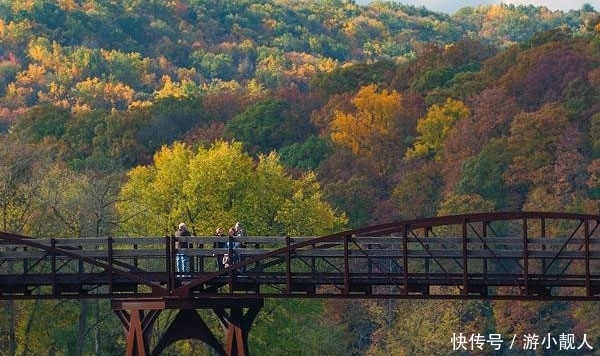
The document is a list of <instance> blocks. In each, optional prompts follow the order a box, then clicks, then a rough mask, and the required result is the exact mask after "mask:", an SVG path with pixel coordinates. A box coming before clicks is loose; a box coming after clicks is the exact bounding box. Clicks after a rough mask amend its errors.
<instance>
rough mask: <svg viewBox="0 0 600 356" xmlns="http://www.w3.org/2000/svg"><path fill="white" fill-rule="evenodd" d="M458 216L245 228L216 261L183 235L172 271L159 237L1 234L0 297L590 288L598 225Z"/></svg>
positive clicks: (203, 239)
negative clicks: (276, 230)
mask: <svg viewBox="0 0 600 356" xmlns="http://www.w3.org/2000/svg"><path fill="white" fill-rule="evenodd" d="M457 221H458V224H457V225H450V224H449V223H448V222H447V221H443V223H444V224H442V225H440V226H439V227H438V226H437V225H433V224H429V225H428V224H422V225H418V224H415V225H413V226H409V225H405V226H404V227H403V226H402V225H400V227H394V228H395V230H393V231H390V229H387V228H386V229H383V230H381V231H384V230H385V234H381V235H379V236H378V235H367V234H366V233H356V234H337V235H332V236H328V237H324V238H312V237H293V238H290V237H271V236H247V237H244V238H243V239H242V240H240V241H243V242H244V243H245V245H246V248H240V249H237V250H236V251H235V252H236V253H237V254H238V255H239V256H240V258H241V262H240V263H238V264H237V265H234V266H232V267H230V268H226V269H223V268H221V269H220V268H219V265H218V263H217V259H218V258H219V257H220V256H221V255H223V254H225V253H229V252H230V251H229V250H228V249H227V248H215V247H214V246H216V245H218V244H222V243H225V242H228V241H229V239H228V238H220V237H215V236H192V237H187V238H185V239H186V240H187V241H188V242H190V243H191V244H192V246H193V247H192V248H189V249H187V250H185V253H186V254H187V255H188V256H189V257H190V259H191V262H192V263H191V269H190V270H189V271H177V270H175V268H174V260H175V253H176V252H177V251H175V250H174V240H173V239H172V238H168V237H114V238H113V237H110V238H78V239H43V238H40V239H20V238H16V237H15V238H10V237H4V238H3V239H1V240H0V298H16V297H23V298H26V297H32V296H48V297H86V296H110V297H111V298H112V297H119V296H123V297H127V296H145V295H148V296H152V295H169V294H171V293H179V291H180V289H181V288H187V289H186V290H184V291H183V292H182V293H191V294H197V295H200V294H204V295H223V294H224V295H236V294H260V295H264V296H268V295H278V296H281V295H290V296H298V295H313V296H315V295H322V296H335V295H351V294H356V295H363V296H366V297H371V296H378V295H381V296H403V295H404V296H408V295H413V294H414V295H430V296H435V295H440V296H465V295H467V296H468V295H474V296H487V295H498V294H499V293H500V292H499V290H501V289H502V290H503V291H502V292H501V293H500V294H502V295H513V294H514V295H526V296H550V295H562V296H567V295H572V296H582V297H590V296H598V295H600V236H599V235H600V232H599V231H598V229H597V228H596V227H597V225H596V226H592V225H589V226H588V224H587V222H585V221H583V222H582V221H578V220H575V221H568V222H567V223H564V222H562V223H560V224H558V225H556V226H554V225H552V224H550V223H549V222H542V223H534V222H531V221H529V222H527V223H523V221H524V220H519V221H518V223H512V222H510V223H504V222H500V223H495V224H491V223H490V222H487V221H478V222H475V223H474V222H472V221H465V220H457ZM435 222H436V223H437V222H438V221H435ZM378 231H379V230H378ZM549 231H552V232H553V235H554V236H552V237H549V236H548V235H549V233H548V232H549ZM371 232H372V231H371ZM498 232H501V233H500V234H499V233H498Z"/></svg>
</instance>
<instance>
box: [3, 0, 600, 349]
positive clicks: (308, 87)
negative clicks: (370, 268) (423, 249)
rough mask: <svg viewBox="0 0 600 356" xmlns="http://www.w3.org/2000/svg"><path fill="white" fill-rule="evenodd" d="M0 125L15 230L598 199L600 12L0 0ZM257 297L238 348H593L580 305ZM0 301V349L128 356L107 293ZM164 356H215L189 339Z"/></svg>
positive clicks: (593, 206) (383, 215)
mask: <svg viewBox="0 0 600 356" xmlns="http://www.w3.org/2000/svg"><path fill="white" fill-rule="evenodd" d="M0 141H1V142H0V164H1V169H0V182H2V183H1V184H0V218H1V219H0V224H1V225H0V230H2V231H9V232H19V233H23V234H26V235H30V236H34V237H37V236H44V237H57V238H60V237H88V236H109V235H112V236H116V235H136V236H137V235H140V236H145V235H156V236H160V235H164V234H165V233H170V232H172V231H171V228H172V227H173V226H174V225H175V224H177V223H178V222H179V221H186V222H188V223H189V224H190V225H191V226H192V227H193V229H194V232H195V233H196V234H198V235H203V234H206V235H210V234H212V233H213V232H214V228H215V227H216V226H217V225H218V224H225V225H227V224H233V223H234V222H235V221H237V220H241V221H243V222H244V223H245V225H246V228H247V231H248V232H249V233H250V234H253V233H254V234H265V235H267V234H268V235H295V236H299V235H318V234H325V233H327V232H332V231H339V230H341V229H345V228H351V227H359V226H365V225H370V224H375V223H379V222H385V221H391V220H399V219H407V218H416V217H430V216H437V215H445V214H454V213H461V212H480V211H498V210H546V211H554V210H558V211H573V212H586V213H594V214H597V213H598V211H599V208H600V206H599V203H600V14H599V13H598V12H597V11H596V10H595V9H594V8H593V7H591V6H589V5H585V6H584V7H583V8H582V9H581V10H578V11H571V12H568V13H564V12H560V11H558V12H551V11H549V10H548V9H546V8H541V7H534V6H513V5H493V6H492V5H489V6H479V7H476V8H464V9H461V10H460V11H458V12H457V13H455V14H441V13H435V12H431V11H428V10H427V9H425V8H415V7H412V6H405V5H402V4H397V3H392V2H382V1H375V2H373V3H372V4H371V5H369V6H359V5H357V4H356V3H355V2H354V1H353V0H322V1H312V0H309V1H300V0H270V1H266V0H259V1H256V0H253V1H250V0H237V1H214V0H211V1H205V0H177V1H165V0H144V1H138V0H125V1H108V0H106V1H105V0H95V1H92V0H61V1H50V0H28V1H22V0H0ZM268 304H269V305H268V308H266V309H268V310H267V311H266V312H263V314H261V316H260V317H259V320H258V321H257V325H256V327H255V328H253V329H252V333H251V337H250V340H251V349H252V350H253V354H257V355H282V354H286V355H300V354H309V355H373V356H376V355H404V354H406V355H422V354H428V355H446V354H448V353H449V351H450V348H451V346H452V345H451V343H450V342H449V340H450V337H451V336H452V334H453V333H459V332H463V333H481V334H489V333H502V334H511V333H514V332H516V331H525V332H531V333H534V332H535V333H537V334H540V335H544V334H547V333H549V332H553V333H568V332H573V331H576V332H577V333H579V334H578V336H581V335H582V334H583V333H584V332H585V333H587V335H588V342H589V343H590V344H592V345H593V346H595V347H596V346H597V347H600V330H598V327H597V326H596V324H597V323H594V320H595V318H596V315H597V314H596V313H597V310H598V309H600V306H598V305H596V304H592V303H589V304H577V303H535V304H533V303H506V302H473V301H469V302H467V301H465V302H458V301H432V302H417V301H410V302H409V301H385V302H363V301H348V302H346V301H341V300H335V301H291V302H278V301H269V302H268ZM0 308H1V309H2V311H3V313H1V314H0V315H1V316H0V355H9V356H15V355H77V356H79V355H122V354H123V353H124V346H123V344H122V342H123V339H122V335H121V334H122V332H121V330H120V327H119V326H118V321H117V320H116V318H114V317H113V316H112V315H111V314H110V308H109V307H108V306H107V305H106V303H103V302H99V303H96V302H91V301H81V302H68V303H67V302H44V303H29V302H19V303H9V302H4V303H3V304H2V305H1V307H0ZM56 311H59V312H56ZM440 311H443V313H441V312H440ZM291 315H295V317H293V318H292V317H291ZM298 315H301V317H298ZM323 315H326V316H327V317H323ZM167 317H168V316H167ZM261 318H262V319H261ZM55 319H56V320H55ZM47 320H53V324H54V323H56V325H59V326H60V327H57V328H56V329H55V328H50V329H49V328H48V325H47V324H48V322H47ZM63 324H64V325H63ZM211 326H212V327H215V328H217V329H218V325H217V324H216V323H215V325H211ZM299 333H301V334H302V337H298V335H299ZM31 339H35V340H37V342H36V343H35V344H32V343H27V342H26V341H25V340H31ZM115 339H117V340H120V341H119V342H118V343H117V344H115V343H114V340H115ZM324 340H326V341H324ZM277 350H280V351H281V350H284V352H283V353H281V352H278V351H277ZM488 351H489V350H485V351H482V352H481V354H488V353H487V352H488ZM167 352H169V353H168V354H169V355H171V354H172V355H180V354H190V355H192V354H194V355H210V352H209V351H208V349H207V348H206V347H205V346H203V345H200V344H198V343H194V342H180V343H177V344H176V345H175V346H173V347H172V348H170V349H168V350H167Z"/></svg>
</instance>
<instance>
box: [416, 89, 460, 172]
mask: <svg viewBox="0 0 600 356" xmlns="http://www.w3.org/2000/svg"><path fill="white" fill-rule="evenodd" d="M469 115H471V111H470V110H469V108H468V107H467V106H466V105H465V104H464V103H463V102H462V101H460V100H454V99H451V98H448V99H447V100H446V102H445V103H444V104H443V105H433V106H432V107H431V108H430V109H429V110H428V111H427V115H426V116H425V117H423V118H421V119H419V121H418V122H417V133H418V136H417V139H416V140H415V143H414V144H413V147H412V148H411V149H409V150H408V151H407V152H406V158H408V159H412V158H427V159H433V160H435V161H439V160H440V159H441V158H442V152H443V148H444V144H445V141H446V138H447V137H448V135H449V133H450V131H451V130H452V129H453V128H454V126H455V125H456V123H457V122H458V121H459V120H461V119H464V118H466V117H468V116H469Z"/></svg>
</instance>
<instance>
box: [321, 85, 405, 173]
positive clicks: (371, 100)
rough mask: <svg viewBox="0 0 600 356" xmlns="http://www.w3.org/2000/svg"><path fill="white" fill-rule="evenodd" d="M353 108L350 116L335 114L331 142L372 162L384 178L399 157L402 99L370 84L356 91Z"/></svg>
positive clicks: (344, 112)
mask: <svg viewBox="0 0 600 356" xmlns="http://www.w3.org/2000/svg"><path fill="white" fill-rule="evenodd" d="M352 104H353V105H354V107H355V110H354V111H353V112H346V111H342V110H335V111H334V113H333V119H332V121H331V124H330V132H331V140H332V141H333V142H334V143H336V144H338V145H341V146H344V147H347V148H349V149H350V150H351V151H352V152H353V153H354V154H355V155H358V156H362V157H365V158H367V159H368V160H370V161H372V162H373V163H374V164H375V165H376V167H377V170H378V171H379V172H380V174H382V175H384V174H386V173H387V172H388V167H389V165H390V162H392V160H393V159H394V157H397V156H399V155H400V153H399V152H398V148H397V147H398V142H403V141H404V138H403V137H402V135H403V132H402V129H403V127H402V125H401V120H402V119H403V118H404V117H405V116H404V114H405V110H404V107H403V103H402V96H401V95H400V94H399V93H398V92H396V91H395V90H392V91H388V90H385V89H384V90H379V89H378V87H377V85H375V84H371V85H368V86H364V87H362V88H360V89H359V91H358V92H357V93H356V95H355V96H354V98H352ZM393 147H396V148H395V149H393Z"/></svg>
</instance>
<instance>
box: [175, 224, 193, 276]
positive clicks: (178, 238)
mask: <svg viewBox="0 0 600 356" xmlns="http://www.w3.org/2000/svg"><path fill="white" fill-rule="evenodd" d="M186 236H192V234H191V233H190V231H189V230H188V228H187V226H186V225H185V223H179V225H178V226H177V231H175V250H176V251H177V252H176V254H175V259H176V271H177V272H178V273H182V272H190V256H188V255H187V249H188V248H190V247H191V246H190V245H191V244H190V243H189V242H188V241H186V240H185V237H186Z"/></svg>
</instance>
